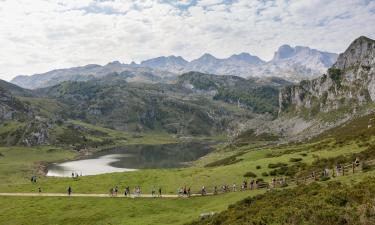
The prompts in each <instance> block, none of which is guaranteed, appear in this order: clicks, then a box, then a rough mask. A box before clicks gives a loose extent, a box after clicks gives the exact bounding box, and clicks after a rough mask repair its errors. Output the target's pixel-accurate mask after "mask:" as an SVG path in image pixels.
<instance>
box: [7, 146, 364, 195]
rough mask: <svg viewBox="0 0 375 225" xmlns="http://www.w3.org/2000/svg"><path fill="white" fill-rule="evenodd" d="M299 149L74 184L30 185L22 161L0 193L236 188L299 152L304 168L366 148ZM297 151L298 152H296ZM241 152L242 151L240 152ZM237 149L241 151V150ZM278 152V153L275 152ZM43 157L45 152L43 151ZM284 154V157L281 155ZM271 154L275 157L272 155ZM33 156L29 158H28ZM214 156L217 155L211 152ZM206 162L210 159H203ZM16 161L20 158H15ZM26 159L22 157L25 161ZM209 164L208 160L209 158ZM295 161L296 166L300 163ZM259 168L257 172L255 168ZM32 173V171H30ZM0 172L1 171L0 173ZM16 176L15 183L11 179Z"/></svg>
mask: <svg viewBox="0 0 375 225" xmlns="http://www.w3.org/2000/svg"><path fill="white" fill-rule="evenodd" d="M302 145H303V146H298V148H297V147H296V146H290V147H285V148H281V149H278V148H272V147H265V148H261V149H250V150H249V151H248V152H246V153H244V154H241V155H239V156H237V157H236V160H237V159H238V160H240V161H238V162H236V163H234V164H230V165H226V166H217V167H209V168H207V167H204V166H197V165H196V166H192V167H187V168H178V169H145V170H139V171H134V172H127V173H111V174H103V175H96V176H86V177H81V178H80V179H79V180H77V181H73V180H72V179H70V178H52V177H42V178H41V179H39V183H38V185H32V184H31V183H30V182H29V177H30V176H31V173H30V172H29V175H28V176H27V172H26V171H30V168H26V169H24V167H23V168H22V166H19V165H20V164H23V163H24V162H23V161H22V160H21V161H20V164H19V165H15V166H12V167H11V168H9V169H1V170H0V171H1V172H0V176H2V177H6V176H8V175H9V174H12V173H14V172H12V171H17V170H20V169H21V168H22V171H23V173H22V176H18V175H17V172H16V174H15V175H12V176H11V177H14V179H13V181H12V182H6V183H4V184H0V191H2V192H5V191H10V192H12V191H17V192H30V191H36V189H37V187H39V186H41V187H42V188H43V190H44V191H45V192H65V189H66V187H67V186H69V185H71V186H72V187H73V189H74V190H76V191H77V192H81V193H106V192H107V190H108V189H109V188H110V187H112V186H115V185H118V186H119V187H120V188H121V189H122V188H124V187H125V186H128V185H129V186H131V187H134V186H136V185H140V186H141V187H142V188H143V190H144V192H147V193H149V192H150V191H151V189H152V187H154V186H156V187H158V186H161V187H162V189H163V190H164V191H165V192H166V193H173V194H174V193H176V190H177V188H178V187H180V186H185V185H186V186H188V187H189V186H190V187H191V188H192V190H193V192H197V191H198V190H200V188H201V186H203V185H205V186H206V187H208V188H213V186H215V185H217V186H221V185H223V184H232V183H236V184H237V185H239V184H240V183H241V182H242V181H243V179H244V178H243V176H244V174H246V173H248V172H252V173H254V174H255V175H256V176H257V177H258V178H263V179H264V180H265V181H268V182H269V181H270V180H271V179H272V176H265V174H266V173H267V174H269V173H270V172H271V171H272V170H273V168H268V166H269V165H270V164H282V163H284V164H288V165H294V163H293V162H290V159H291V158H298V157H299V156H300V154H301V153H308V154H307V156H305V157H303V160H302V161H301V162H302V163H305V164H307V165H309V164H312V162H313V161H315V160H316V159H317V158H331V157H335V156H339V155H346V154H352V153H355V152H361V151H363V150H364V149H365V148H366V147H359V146H358V145H357V144H356V143H347V144H346V145H344V146H341V147H334V146H333V147H329V148H326V149H321V150H317V149H316V148H315V147H314V146H315V145H314V144H311V143H307V144H302ZM296 149H298V150H296ZM242 150H243V149H242ZM242 150H241V151H242ZM278 151H281V153H280V152H278ZM10 152H13V151H8V152H4V150H3V149H0V153H3V154H4V153H5V154H4V155H5V157H2V158H0V160H2V161H3V160H4V159H6V158H7V157H9V156H7V155H8V154H10ZM43 152H44V153H45V154H46V150H44V151H43ZM282 152H284V154H282ZM272 153H277V154H275V155H276V156H272ZM13 154H14V155H13V156H10V157H11V158H10V159H8V160H7V161H6V162H9V163H10V162H11V161H12V160H14V159H15V157H17V156H19V155H25V154H26V155H25V156H27V157H28V158H27V159H28V160H27V161H30V160H33V161H34V162H33V163H30V162H28V163H29V166H31V165H34V167H35V166H36V165H37V164H36V163H37V162H40V161H43V160H44V158H45V157H48V156H47V155H43V154H41V156H42V157H41V158H39V157H40V156H39V153H38V152H37V151H35V150H34V151H28V149H23V150H22V149H18V151H14V153H13ZM28 154H29V155H31V154H33V157H30V156H29V155H28ZM213 154H218V153H213ZM60 156H61V158H64V157H66V155H64V154H62V155H60ZM56 158H57V156H56V155H55V153H52V157H51V158H49V159H50V160H51V161H53V160H56ZM207 158H208V159H209V158H210V157H207ZM21 159H22V157H21ZM17 160H20V159H17ZM25 160H26V158H25ZM200 161H201V162H200V164H201V165H204V159H201V160H200ZM209 161H210V159H209ZM301 162H296V163H301ZM4 166H5V168H6V167H8V165H7V164H0V168H2V167H4ZM257 166H260V168H259V169H256V167H257ZM34 170H35V168H34ZM3 171H4V172H3ZM15 177H17V178H18V180H17V179H16V178H15Z"/></svg>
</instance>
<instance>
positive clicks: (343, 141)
mask: <svg viewBox="0 0 375 225" xmlns="http://www.w3.org/2000/svg"><path fill="white" fill-rule="evenodd" d="M282 50H283V53H281V50H280V51H279V53H278V54H276V56H275V57H276V58H284V57H287V56H288V55H289V54H291V55H294V53H295V51H296V50H291V49H289V48H288V47H287V46H284V49H282ZM374 53H375V41H374V40H371V39H369V38H367V37H359V38H357V39H356V40H354V41H353V42H352V43H351V44H350V45H349V47H348V49H347V50H346V51H345V52H344V53H342V54H340V55H339V56H338V58H337V61H336V63H333V65H332V66H331V67H330V68H329V69H328V70H327V74H322V76H320V77H318V78H315V79H312V80H306V81H301V82H300V83H298V84H295V83H291V82H290V81H287V80H284V79H282V78H276V77H269V78H267V79H266V78H253V77H250V78H243V77H239V76H230V75H225V76H224V75H214V74H207V73H201V72H186V73H183V74H181V75H179V76H178V77H177V78H176V79H175V80H174V81H173V82H129V80H127V79H128V74H125V73H122V72H119V71H117V72H116V73H112V72H111V73H109V74H107V73H105V72H103V71H102V70H101V69H99V67H97V66H93V68H94V69H95V70H100V73H101V75H100V76H97V77H91V78H90V79H87V80H74V79H73V80H72V79H70V77H71V75H72V76H73V74H70V75H67V77H65V78H67V79H62V80H60V81H59V82H57V83H56V84H52V85H48V86H43V87H41V88H35V89H32V90H31V89H24V88H21V87H19V86H16V85H14V84H11V83H8V82H5V81H2V82H1V83H0V97H1V98H0V144H1V147H0V181H1V182H0V193H34V194H35V195H38V193H39V192H42V193H45V194H47V193H50V194H53V193H59V194H65V193H66V195H68V194H67V188H68V187H70V188H71V189H72V190H73V194H72V195H73V196H71V197H68V196H42V195H40V196H16V197H15V196H0V223H1V224H6V223H11V224H54V223H55V224H77V225H78V224H250V222H249V221H251V222H252V223H253V224H283V223H286V224H304V222H306V223H307V224H318V223H319V221H325V223H321V224H342V223H352V224H371V223H372V222H373V221H374V216H373V215H375V213H374V210H373V207H372V206H373V200H372V199H373V197H374V196H373V191H372V190H374V183H373V181H372V180H373V177H374V176H375V170H374V168H375V167H374V165H373V164H372V163H371V162H372V161H373V160H375V145H374V144H373V143H374V140H375V111H374V100H373V92H374V90H373V89H374V86H373V81H374V77H375V74H374V71H375V65H374V62H375V61H374V56H375V55H374ZM206 57H208V56H206ZM148 63H149V64H150V65H151V66H155V67H156V66H157V65H159V64H157V63H155V62H148ZM116 65H117V64H116ZM117 66H119V67H120V65H117ZM100 68H101V67H100ZM91 69H92V68H91ZM152 69H155V68H152ZM55 72H56V71H55ZM65 72H66V71H65ZM98 73H99V72H98ZM134 73H138V72H134ZM60 75H61V74H60ZM143 75H144V74H143ZM36 77H38V76H36ZM68 78H69V79H68ZM36 82H44V81H43V80H39V81H36ZM356 160H359V163H358V165H356V166H354V164H353V171H355V172H352V173H348V174H346V175H344V174H343V170H342V171H341V174H340V170H339V169H338V168H341V167H340V165H351V164H352V163H354V162H355V161H356ZM128 169H129V170H128ZM327 171H328V172H327ZM337 171H339V172H337ZM71 173H73V177H72V176H71ZM326 173H327V174H326ZM81 174H82V175H83V176H80V175H81ZM316 174H319V179H315V176H316ZM77 175H78V176H77ZM34 176H36V179H37V181H36V182H31V181H30V179H31V177H34ZM306 177H308V178H309V179H310V178H312V177H313V178H314V180H313V181H314V182H311V183H310V184H308V183H307V182H303V181H304V180H305V178H306ZM276 179H277V180H278V182H283V183H282V184H281V185H280V186H276V185H275V182H276V181H275V180H276ZM298 179H299V180H300V181H301V180H302V183H299V182H295V181H293V182H292V181H291V180H298ZM244 181H246V187H245V183H244ZM251 181H253V182H256V187H259V188H250V182H251ZM253 184H254V183H253ZM247 185H249V186H247ZM114 187H117V188H118V195H123V194H124V190H125V188H126V187H130V188H131V193H132V194H133V189H134V190H136V188H139V189H141V190H142V191H141V194H140V197H134V198H119V197H116V196H110V193H109V190H110V189H111V188H114ZM159 188H160V190H161V191H162V194H164V195H170V196H171V197H169V198H142V194H144V195H149V194H151V193H152V191H155V190H158V189H159ZM186 188H189V190H191V194H194V196H191V197H188V196H186V195H187V194H186V193H185V194H183V193H182V194H181V193H178V192H179V191H180V190H181V189H185V190H186ZM336 188H337V189H338V190H340V191H339V193H340V195H339V194H337V193H336V192H335V189H336ZM134 192H135V191H134ZM204 193H208V195H207V196H205V194H204ZM213 193H215V194H213ZM74 194H97V195H98V196H102V195H103V194H104V195H105V197H84V196H81V197H78V196H74ZM178 194H179V195H181V196H180V197H175V195H178ZM341 194H342V196H344V197H341ZM200 195H203V196H200ZM290 196H293V198H290ZM270 202H275V203H277V204H270ZM282 203H283V204H282ZM302 205H308V207H307V208H306V209H302V208H303V207H302ZM20 206H22V207H20ZM262 209H263V210H262ZM310 210H311V211H314V213H312V216H311V218H308V215H310V214H311V213H310ZM350 211H353V213H350ZM211 212H212V215H211ZM337 212H339V213H337ZM206 214H208V215H206ZM344 214H345V216H343V215H344ZM202 215H206V216H202ZM356 218H360V220H361V222H360V223H356V222H355V221H356ZM353 221H354V222H353Z"/></svg>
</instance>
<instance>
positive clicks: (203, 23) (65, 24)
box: [0, 0, 375, 80]
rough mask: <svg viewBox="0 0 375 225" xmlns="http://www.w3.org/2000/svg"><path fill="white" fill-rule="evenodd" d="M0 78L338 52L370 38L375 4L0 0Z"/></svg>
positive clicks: (358, 1) (241, 0)
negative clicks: (301, 48)
mask: <svg viewBox="0 0 375 225" xmlns="http://www.w3.org/2000/svg"><path fill="white" fill-rule="evenodd" d="M0 22H1V26H0V46H1V51H0V78H1V79H6V80H10V79H11V78H12V77H14V76H15V75H18V74H32V73H38V72H45V71H48V70H52V69H56V68H65V67H71V66H78V65H84V64H88V63H99V64H105V63H107V62H109V61H113V60H120V61H122V62H130V61H133V60H135V61H140V60H144V59H147V58H150V57H155V56H160V55H170V54H174V55H182V56H184V57H186V58H187V59H193V58H196V57H199V56H200V55H202V54H203V53H205V52H209V53H211V54H214V55H216V56H218V57H227V56H229V55H231V54H233V53H239V52H250V53H251V54H255V55H258V56H260V57H262V58H264V59H270V58H271V57H272V55H273V52H274V51H275V50H276V49H277V47H278V46H280V45H282V44H285V43H288V44H291V45H306V46H310V47H313V48H318V49H322V50H326V51H332V52H341V51H343V50H345V48H346V47H347V46H348V44H349V43H350V42H351V41H352V40H353V39H355V38H356V37H358V36H360V35H367V36H369V37H371V38H375V37H374V34H375V26H373V24H374V23H375V3H374V1H365V0H363V1H361V0H346V1H342V0H332V1H326V0H316V1H287V0H274V1H262V0H259V1H257V0H251V1H250V0H237V1H235V0H176V1H167V0H137V1H129V0H58V1H56V0H33V1H28V0H3V1H0Z"/></svg>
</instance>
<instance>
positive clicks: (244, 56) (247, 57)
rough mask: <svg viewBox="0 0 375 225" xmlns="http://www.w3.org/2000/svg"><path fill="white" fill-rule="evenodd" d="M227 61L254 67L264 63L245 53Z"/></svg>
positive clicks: (235, 55) (233, 56)
mask: <svg viewBox="0 0 375 225" xmlns="http://www.w3.org/2000/svg"><path fill="white" fill-rule="evenodd" d="M229 60H238V61H242V62H246V63H250V64H255V65H259V64H262V63H264V61H263V60H261V59H260V58H259V57H258V56H253V55H251V54H249V53H246V52H242V53H240V54H234V55H232V56H231V57H229Z"/></svg>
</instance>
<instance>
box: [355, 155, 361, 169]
mask: <svg viewBox="0 0 375 225" xmlns="http://www.w3.org/2000/svg"><path fill="white" fill-rule="evenodd" d="M354 165H355V166H356V167H358V166H359V165H360V162H359V158H358V157H356V158H355V161H354Z"/></svg>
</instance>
